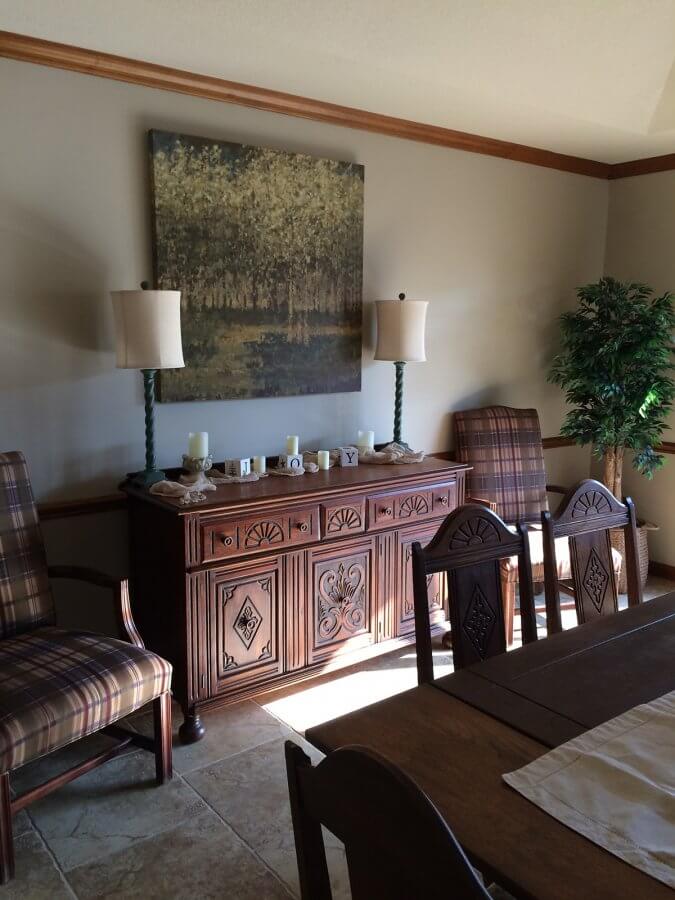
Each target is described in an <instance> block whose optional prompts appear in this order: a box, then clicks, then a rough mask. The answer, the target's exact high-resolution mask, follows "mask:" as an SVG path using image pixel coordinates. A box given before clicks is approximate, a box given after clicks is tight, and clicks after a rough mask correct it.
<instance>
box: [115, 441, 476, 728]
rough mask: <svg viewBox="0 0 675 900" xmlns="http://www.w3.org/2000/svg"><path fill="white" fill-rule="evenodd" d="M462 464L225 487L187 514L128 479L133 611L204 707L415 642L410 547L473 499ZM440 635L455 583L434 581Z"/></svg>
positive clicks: (194, 721)
mask: <svg viewBox="0 0 675 900" xmlns="http://www.w3.org/2000/svg"><path fill="white" fill-rule="evenodd" d="M465 468H466V467H464V466H461V465H459V464H457V463H453V462H448V461H446V460H440V459H435V458H428V459H426V460H424V462H422V463H420V464H416V465H389V466H383V465H361V466H358V467H355V468H344V469H343V468H335V469H330V470H329V471H328V472H318V473H316V474H313V475H310V474H308V475H304V476H298V477H294V478H290V477H276V476H270V477H268V478H265V479H261V480H260V481H258V482H253V483H249V484H233V485H222V486H220V487H218V489H217V490H216V491H214V492H212V493H210V494H208V495H207V496H208V499H207V500H205V501H204V502H202V503H197V504H191V505H189V506H181V505H180V504H179V503H178V502H177V501H175V500H171V499H167V498H164V497H159V496H155V495H151V494H149V493H148V492H147V491H146V490H144V489H142V488H138V487H135V486H133V485H132V483H131V482H127V483H126V484H125V485H123V489H124V490H125V492H126V493H127V495H128V500H129V523H130V545H131V548H130V549H131V592H132V593H131V597H132V606H133V613H134V617H135V619H136V621H137V623H138V625H139V628H140V631H141V634H142V635H143V638H144V640H145V642H146V644H147V645H148V646H149V647H150V648H151V649H153V650H156V651H157V652H158V653H160V654H162V655H163V656H165V657H166V658H167V659H169V660H170V661H171V662H172V664H173V666H174V680H173V689H174V696H175V697H176V699H177V700H178V701H179V702H180V703H181V706H182V709H183V714H184V722H183V724H182V726H181V729H180V736H181V739H182V740H183V741H185V742H190V741H195V740H199V738H200V737H202V736H203V734H204V727H203V724H202V721H201V718H200V711H202V710H204V709H207V708H210V707H215V706H221V705H224V704H226V703H230V702H232V701H234V700H239V699H241V698H242V697H246V696H250V695H253V694H258V693H261V692H263V691H265V690H269V689H272V688H274V687H277V686H279V685H281V684H285V683H288V682H291V681H297V680H299V679H302V678H307V677H309V676H311V675H315V674H318V673H319V672H321V671H324V670H326V669H327V668H336V667H339V666H345V665H350V664H352V663H354V662H358V661H360V660H363V659H365V658H367V657H369V656H373V655H375V654H378V653H383V652H386V651H388V650H392V649H394V648H395V647H396V646H397V645H400V644H402V643H409V642H411V641H412V640H414V621H413V598H412V574H411V566H410V547H411V544H412V542H413V541H416V540H420V541H422V542H425V541H427V540H428V539H429V538H430V537H431V536H432V535H433V534H434V532H435V531H436V529H437V528H438V526H439V524H440V521H441V520H442V518H443V517H444V516H446V515H447V513H448V512H449V511H450V510H452V509H454V508H455V507H456V506H458V505H459V504H461V503H462V502H463V500H464V472H465ZM429 605H430V608H431V611H432V621H433V623H434V626H435V628H436V629H438V628H439V627H440V625H441V623H442V622H444V621H445V620H446V618H447V598H446V590H445V585H444V584H442V583H441V582H440V580H438V579H437V578H436V577H435V578H434V579H433V580H432V581H430V584H429Z"/></svg>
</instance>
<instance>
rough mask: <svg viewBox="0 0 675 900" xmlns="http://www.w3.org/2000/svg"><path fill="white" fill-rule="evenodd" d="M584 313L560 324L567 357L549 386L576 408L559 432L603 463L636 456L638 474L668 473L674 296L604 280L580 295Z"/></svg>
mask: <svg viewBox="0 0 675 900" xmlns="http://www.w3.org/2000/svg"><path fill="white" fill-rule="evenodd" d="M577 296H578V298H579V305H578V308H577V309H576V310H575V311H574V312H567V313H564V314H563V315H562V316H561V317H560V325H561V332H562V349H561V352H560V353H559V355H558V356H556V358H555V359H554V361H553V364H552V367H551V371H550V373H549V380H550V381H552V382H553V383H555V384H558V385H560V386H561V387H562V388H564V390H565V393H566V397H567V402H568V403H569V404H570V405H571V406H572V407H573V409H571V410H570V412H569V413H568V414H567V417H566V419H565V423H564V425H563V427H562V429H561V431H562V434H564V435H565V436H566V437H571V438H573V439H574V440H575V441H576V442H577V443H578V444H589V443H592V444H593V445H594V453H595V454H596V456H598V457H599V458H603V457H606V455H607V454H614V455H615V456H618V457H622V455H623V449H624V448H626V449H630V450H633V451H635V453H634V457H633V465H634V467H635V468H636V469H637V470H638V471H639V472H641V473H642V474H643V475H646V476H647V477H648V478H651V477H652V476H653V474H654V472H655V470H656V469H658V468H659V467H660V466H661V465H663V457H662V456H661V455H660V454H659V453H658V452H656V450H655V449H654V448H655V446H657V445H658V444H659V442H660V438H661V436H662V434H663V432H664V430H665V429H666V427H667V424H666V419H667V416H668V413H669V411H670V408H671V405H672V402H673V399H674V397H675V382H674V381H673V377H672V371H673V368H675V367H674V366H673V364H672V356H671V345H672V343H673V331H674V330H675V310H674V309H673V297H672V295H671V294H670V293H666V294H663V296H661V297H654V296H653V291H652V290H651V288H649V287H647V286H646V285H644V284H633V283H628V282H620V281H617V280H616V279H614V278H602V279H600V281H598V282H597V283H596V284H588V285H586V286H585V287H582V288H579V289H578V291H577Z"/></svg>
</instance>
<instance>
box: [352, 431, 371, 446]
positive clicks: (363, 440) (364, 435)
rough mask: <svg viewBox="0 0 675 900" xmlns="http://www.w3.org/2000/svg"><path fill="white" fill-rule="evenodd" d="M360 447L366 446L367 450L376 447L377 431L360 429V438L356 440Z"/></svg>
mask: <svg viewBox="0 0 675 900" xmlns="http://www.w3.org/2000/svg"><path fill="white" fill-rule="evenodd" d="M356 443H357V446H358V447H365V448H366V449H367V450H373V449H374V448H375V432H374V431H359V439H358V441H357V442H356Z"/></svg>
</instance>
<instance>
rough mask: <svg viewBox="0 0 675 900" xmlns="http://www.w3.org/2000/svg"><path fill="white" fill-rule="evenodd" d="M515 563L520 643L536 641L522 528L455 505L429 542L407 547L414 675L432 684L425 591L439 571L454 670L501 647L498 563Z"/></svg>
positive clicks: (502, 599)
mask: <svg viewBox="0 0 675 900" xmlns="http://www.w3.org/2000/svg"><path fill="white" fill-rule="evenodd" d="M510 558H516V559H517V560H518V580H519V583H520V614H521V617H522V623H523V626H522V627H523V643H529V642H530V641H535V640H536V639H537V624H536V620H535V615H534V592H533V588H532V570H531V566H530V545H529V541H528V538H527V530H526V526H525V525H524V524H523V523H522V522H519V523H518V524H517V525H516V526H515V528H513V529H512V528H509V527H508V526H507V525H506V523H505V522H504V521H503V520H502V519H500V518H499V516H498V515H497V513H495V512H492V510H490V509H487V507H485V506H481V505H479V504H475V503H468V504H466V505H465V506H460V507H458V509H456V510H454V511H453V512H451V513H450V515H449V516H447V517H446V518H445V520H444V521H443V524H442V525H441V527H440V528H439V529H438V531H437V532H436V534H435V535H434V537H433V538H432V539H431V541H430V542H429V543H428V544H427V545H426V547H422V545H421V544H420V543H419V542H418V541H416V542H415V543H414V544H413V545H412V559H413V593H414V599H415V636H416V640H417V675H418V680H419V683H420V684H423V683H425V682H429V681H433V678H434V665H433V657H432V653H431V625H430V621H429V600H428V597H427V586H428V584H429V579H430V578H431V577H432V576H433V575H434V574H435V573H436V572H445V573H446V577H447V581H448V603H449V608H450V626H451V629H452V651H453V661H454V666H455V669H461V668H463V667H464V666H468V665H470V664H471V663H474V662H479V661H480V660H482V659H487V658H488V657H490V656H495V655H497V654H498V653H505V652H506V647H507V634H506V624H505V623H506V606H507V604H508V602H509V597H508V596H507V595H505V592H504V582H503V581H502V578H501V574H500V561H501V560H503V559H510Z"/></svg>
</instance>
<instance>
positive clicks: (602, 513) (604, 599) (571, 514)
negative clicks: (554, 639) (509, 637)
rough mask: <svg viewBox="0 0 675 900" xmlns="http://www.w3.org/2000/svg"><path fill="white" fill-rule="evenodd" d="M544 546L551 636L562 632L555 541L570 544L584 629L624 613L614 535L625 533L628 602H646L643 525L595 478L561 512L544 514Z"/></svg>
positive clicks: (571, 494)
mask: <svg viewBox="0 0 675 900" xmlns="http://www.w3.org/2000/svg"><path fill="white" fill-rule="evenodd" d="M541 520H542V529H543V541H544V585H545V591H546V621H547V629H548V633H549V634H555V633H556V632H559V631H562V621H561V616H560V588H559V582H558V576H557V571H558V561H557V558H556V548H555V540H556V538H561V537H566V538H568V540H569V548H570V550H569V552H570V568H571V570H572V581H573V586H574V599H575V606H576V611H577V620H578V622H579V624H580V625H581V624H583V623H584V622H588V621H590V620H591V619H595V618H597V617H598V616H606V615H611V614H612V613H615V612H616V611H617V610H618V605H617V600H618V591H617V584H616V576H615V573H614V564H613V560H612V545H611V541H610V531H611V530H612V529H621V530H622V531H623V534H624V541H625V555H624V565H625V566H626V575H627V581H628V603H629V605H630V606H637V605H638V604H640V603H642V584H641V582H640V575H639V564H638V550H637V522H636V515H635V506H634V505H633V501H632V500H631V499H630V497H627V498H626V500H625V501H624V502H623V503H621V502H620V501H619V500H617V499H616V497H615V496H614V495H613V494H612V493H611V492H610V491H608V490H607V488H606V487H605V486H604V484H601V483H600V482H599V481H594V480H593V479H591V478H589V479H587V480H585V481H581V482H579V484H577V485H576V486H575V487H573V488H571V489H570V490H569V491H568V492H567V494H565V496H564V497H563V499H562V500H561V501H560V505H559V507H558V509H557V510H556V511H555V513H553V514H551V513H549V512H543V513H542V517H541Z"/></svg>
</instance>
